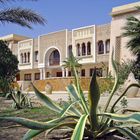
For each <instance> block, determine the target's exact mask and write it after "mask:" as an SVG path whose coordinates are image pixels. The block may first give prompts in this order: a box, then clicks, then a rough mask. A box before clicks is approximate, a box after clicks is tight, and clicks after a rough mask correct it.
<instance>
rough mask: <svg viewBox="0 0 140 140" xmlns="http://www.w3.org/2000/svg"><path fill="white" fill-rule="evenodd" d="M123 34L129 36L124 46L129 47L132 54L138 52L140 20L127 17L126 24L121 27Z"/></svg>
mask: <svg viewBox="0 0 140 140" xmlns="http://www.w3.org/2000/svg"><path fill="white" fill-rule="evenodd" d="M122 29H123V30H124V32H123V34H122V35H123V36H124V37H130V40H129V41H128V42H127V45H126V47H127V48H129V49H130V50H131V51H132V53H133V54H134V55H136V54H140V20H139V19H138V18H136V17H133V16H131V17H128V18H127V22H126V25H125V26H124V27H123V28H122Z"/></svg>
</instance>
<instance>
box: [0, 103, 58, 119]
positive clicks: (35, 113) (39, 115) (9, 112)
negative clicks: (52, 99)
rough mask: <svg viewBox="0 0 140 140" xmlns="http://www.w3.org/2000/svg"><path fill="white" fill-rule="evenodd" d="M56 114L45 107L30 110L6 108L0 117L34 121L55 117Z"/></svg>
mask: <svg viewBox="0 0 140 140" xmlns="http://www.w3.org/2000/svg"><path fill="white" fill-rule="evenodd" d="M56 115H57V114H56V113H54V112H53V111H51V110H50V109H48V108H47V107H45V106H41V107H35V108H31V109H21V110H15V109H12V108H7V109H5V110H3V111H2V112H1V113H0V116H7V117H11V116H14V117H24V118H29V119H36V120H46V119H51V118H52V117H55V116H56Z"/></svg>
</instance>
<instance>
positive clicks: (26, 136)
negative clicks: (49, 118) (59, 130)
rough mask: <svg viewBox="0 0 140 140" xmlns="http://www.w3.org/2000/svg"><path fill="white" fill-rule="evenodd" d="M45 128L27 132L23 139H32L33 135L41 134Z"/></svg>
mask: <svg viewBox="0 0 140 140" xmlns="http://www.w3.org/2000/svg"><path fill="white" fill-rule="evenodd" d="M44 131H45V130H32V129H30V130H29V131H27V132H26V134H25V135H24V137H23V138H22V140H31V139H32V138H33V137H35V136H37V135H39V134H40V133H42V132H44Z"/></svg>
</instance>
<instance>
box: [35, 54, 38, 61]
mask: <svg viewBox="0 0 140 140" xmlns="http://www.w3.org/2000/svg"><path fill="white" fill-rule="evenodd" d="M35 62H38V51H35Z"/></svg>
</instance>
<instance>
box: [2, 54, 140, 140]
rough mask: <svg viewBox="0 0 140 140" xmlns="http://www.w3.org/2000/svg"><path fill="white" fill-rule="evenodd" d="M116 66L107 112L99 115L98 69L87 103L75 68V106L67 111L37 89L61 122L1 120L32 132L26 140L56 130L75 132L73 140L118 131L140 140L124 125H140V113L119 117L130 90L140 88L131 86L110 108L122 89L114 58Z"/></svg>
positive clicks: (72, 87) (70, 87)
mask: <svg viewBox="0 0 140 140" xmlns="http://www.w3.org/2000/svg"><path fill="white" fill-rule="evenodd" d="M112 64H113V67H114V70H115V84H114V87H113V89H112V91H111V93H110V97H109V99H108V101H107V103H106V105H105V108H104V111H103V112H101V113H99V111H98V106H99V105H98V103H99V100H100V90H99V87H98V83H97V81H96V69H95V70H94V73H93V76H92V79H91V82H90V87H89V91H88V102H87V101H86V100H85V97H84V93H83V91H82V89H81V86H80V84H79V77H78V75H77V72H76V69H75V67H73V71H74V74H75V75H74V76H75V84H70V85H68V86H67V88H66V89H67V91H68V93H69V94H70V95H71V98H72V102H71V103H67V104H66V105H65V106H64V107H61V106H59V105H58V104H57V103H55V102H54V101H52V100H51V99H50V98H49V97H47V96H46V95H45V94H43V93H41V92H40V91H38V89H37V88H36V87H35V86H34V85H33V88H34V91H35V94H36V95H37V97H38V98H39V99H40V100H41V101H42V102H44V103H45V105H46V106H47V107H48V108H50V109H51V110H53V111H55V112H57V113H59V114H60V116H59V117H58V118H55V119H52V120H50V121H47V122H39V121H33V120H30V119H25V118H19V117H0V120H8V121H14V122H16V123H19V124H21V125H23V126H25V127H27V128H29V129H30V130H29V131H28V132H27V133H26V134H25V135H24V137H23V140H30V139H32V138H33V137H35V136H36V135H39V134H40V133H42V132H44V131H47V134H48V133H51V132H52V131H53V130H55V129H60V128H62V127H65V128H71V129H72V130H73V133H72V135H71V140H82V139H83V138H84V137H87V138H90V139H98V138H102V137H104V136H105V135H107V134H109V133H111V132H113V131H117V132H119V133H120V134H122V135H124V136H125V137H128V138H130V139H133V140H139V139H140V138H139V137H138V136H137V135H136V134H134V133H133V132H132V131H131V130H130V129H129V128H128V126H126V125H123V124H122V123H125V122H131V123H134V124H136V123H140V113H139V112H137V113H133V114H129V115H118V114H117V113H116V110H115V106H116V104H117V103H118V102H119V101H120V100H121V99H122V97H123V96H124V95H125V94H126V92H127V90H128V89H129V88H131V87H132V86H136V87H139V88H140V85H137V84H132V85H130V86H129V87H128V88H127V89H126V90H125V91H124V93H122V95H121V96H120V97H119V98H118V99H117V100H116V101H115V102H114V104H113V105H112V106H110V101H111V100H112V97H113V95H114V93H115V91H116V90H117V88H118V75H117V67H116V63H115V61H114V60H113V54H112ZM116 121H117V122H122V123H121V125H119V123H118V125H115V124H116V123H114V122H116ZM129 126H130V125H129ZM133 126H134V125H133Z"/></svg>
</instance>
